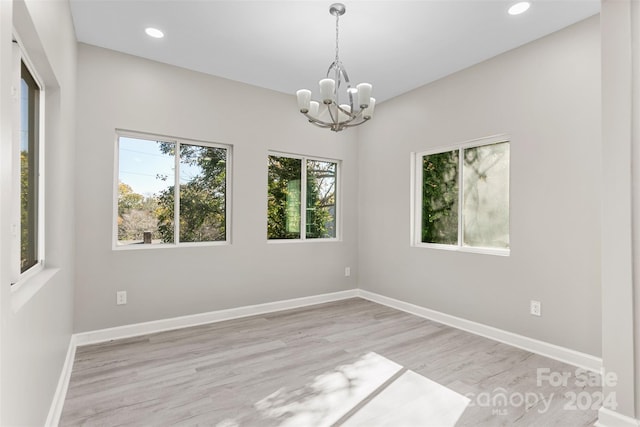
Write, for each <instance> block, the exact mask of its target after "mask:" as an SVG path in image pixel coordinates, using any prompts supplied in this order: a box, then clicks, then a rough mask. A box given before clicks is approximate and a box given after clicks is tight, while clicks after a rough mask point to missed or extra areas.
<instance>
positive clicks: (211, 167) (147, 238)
mask: <svg viewBox="0 0 640 427" xmlns="http://www.w3.org/2000/svg"><path fill="white" fill-rule="evenodd" d="M117 145H118V147H117V189H116V194H117V201H116V213H115V217H116V225H115V229H116V233H115V234H116V242H117V244H116V245H117V246H121V247H122V246H126V247H150V246H153V245H167V244H172V245H177V244H189V243H203V242H209V243H211V242H226V241H228V240H229V227H228V218H229V201H228V195H227V189H228V188H230V186H229V179H230V163H231V162H230V148H229V147H228V146H224V145H220V144H213V143H206V142H195V141H188V140H180V139H175V138H164V137H155V136H149V135H139V134H130V133H124V132H122V133H119V134H118V144H117Z"/></svg>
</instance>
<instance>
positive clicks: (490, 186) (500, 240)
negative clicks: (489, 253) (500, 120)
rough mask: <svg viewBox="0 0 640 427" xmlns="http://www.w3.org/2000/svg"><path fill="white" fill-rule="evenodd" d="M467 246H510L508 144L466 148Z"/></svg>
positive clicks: (465, 210)
mask: <svg viewBox="0 0 640 427" xmlns="http://www.w3.org/2000/svg"><path fill="white" fill-rule="evenodd" d="M462 170H463V182H464V184H463V186H464V197H463V208H462V209H463V218H464V236H463V241H462V243H463V244H464V245H465V246H477V247H489V248H505V249H506V248H508V247H509V144H508V143H506V142H503V143H500V144H491V145H485V146H481V147H473V148H467V149H465V150H464V166H463V168H462Z"/></svg>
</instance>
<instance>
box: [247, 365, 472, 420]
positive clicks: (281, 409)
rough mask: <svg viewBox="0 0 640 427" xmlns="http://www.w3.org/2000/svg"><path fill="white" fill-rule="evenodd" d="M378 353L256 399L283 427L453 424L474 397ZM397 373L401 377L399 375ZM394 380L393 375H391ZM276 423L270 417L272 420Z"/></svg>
mask: <svg viewBox="0 0 640 427" xmlns="http://www.w3.org/2000/svg"><path fill="white" fill-rule="evenodd" d="M402 369H403V368H402V366H401V365H399V364H397V363H395V362H392V361H391V360H389V359H387V358H385V357H383V356H380V355H379V354H376V353H373V352H371V353H367V354H365V355H364V356H362V357H361V358H359V359H358V360H357V361H355V362H354V363H352V364H348V365H341V366H338V367H337V368H336V369H334V370H332V371H331V372H327V373H325V374H322V375H319V376H318V377H316V378H315V379H314V380H313V381H312V382H311V383H309V384H307V385H305V386H304V387H301V388H297V389H291V390H289V389H287V388H281V389H279V390H278V391H276V392H274V393H272V394H270V395H269V396H267V397H265V398H264V399H262V400H260V401H259V402H257V403H256V404H255V408H256V409H257V410H258V411H259V412H260V413H261V415H262V416H263V417H264V418H265V419H268V420H270V421H271V422H274V421H275V422H276V423H277V425H278V426H280V427H298V426H311V425H312V426H318V427H322V426H327V427H328V426H331V425H333V424H334V423H336V422H337V421H344V422H343V423H342V424H341V425H344V426H349V427H355V426H366V427H378V426H394V427H396V426H433V425H437V426H442V427H445V426H454V425H455V423H456V422H457V420H458V419H459V418H460V416H461V415H462V413H463V412H464V410H465V408H466V407H467V405H468V404H469V399H468V398H467V397H465V396H462V395H461V394H458V393H456V392H455V391H453V390H450V389H448V388H447V387H444V386H442V385H440V384H438V383H436V382H434V381H431V380H430V379H428V378H425V377H423V376H422V375H420V374H417V373H415V372H413V371H406V372H403V373H401V374H400V372H401V371H402ZM394 377H396V378H394ZM392 379H393V381H390V380H392ZM269 424H271V423H269Z"/></svg>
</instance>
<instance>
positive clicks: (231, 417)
mask: <svg viewBox="0 0 640 427" xmlns="http://www.w3.org/2000/svg"><path fill="white" fill-rule="evenodd" d="M539 369H547V370H548V371H544V372H546V373H548V374H549V375H550V376H551V378H552V380H557V379H558V378H559V376H560V375H565V377H567V381H566V385H559V386H557V385H555V383H553V382H551V383H550V382H549V381H548V380H547V378H548V377H546V376H545V377H540V378H539V375H538V372H539V371H538V370H539ZM582 379H585V377H584V376H582V375H581V372H580V371H578V372H577V377H576V368H575V367H573V366H570V365H566V364H563V363H560V362H557V361H554V360H551V359H547V358H545V357H542V356H538V355H535V354H532V353H529V352H526V351H524V350H520V349H517V348H514V347H511V346H508V345H505V344H501V343H498V342H495V341H492V340H489V339H486V338H482V337H479V336H475V335H473V334H470V333H466V332H463V331H460V330H457V329H454V328H450V327H448V326H444V325H441V324H438V323H435V322H432V321H429V320H426V319H423V318H420V317H417V316H413V315H410V314H407V313H404V312H401V311H397V310H394V309H391V308H388V307H385V306H382V305H379V304H376V303H373V302H369V301H366V300H363V299H359V298H354V299H349V300H344V301H339V302H334V303H328V304H321V305H317V306H312V307H306V308H301V309H295V310H288V311H282V312H277V313H272V314H267V315H260V316H253V317H248V318H243V319H237V320H230V321H225V322H220V323H212V324H209V325H203V326H197V327H191V328H186V329H181V330H176V331H170V332H162V333H157V334H151V335H145V336H141V337H137V338H130V339H123V340H117V341H113V342H109V343H104V344H97V345H90V346H84V347H79V348H78V350H77V352H76V358H75V362H74V366H73V371H72V373H71V381H70V384H69V389H68V393H67V396H66V400H65V405H64V408H63V412H62V418H61V422H60V425H61V426H75V425H91V426H116V425H118V426H120V425H130V426H141V425H144V426H148V425H153V426H155V425H163V426H164V425H180V426H188V425H212V426H218V427H236V426H300V427H304V426H307V425H308V426H316V425H317V426H320V425H327V426H331V425H344V426H352V425H360V426H366V427H373V426H375V425H388V426H395V427H403V426H406V427H423V426H424V427H427V426H444V425H454V424H455V425H457V426H477V425H487V426H489V425H491V426H494V425H505V426H506V425H521V426H530V425H531V426H532V425H536V426H552V425H556V426H583V425H592V424H593V423H594V422H595V421H596V417H597V403H594V402H597V401H598V400H600V399H599V397H601V394H599V393H601V389H600V388H599V387H596V386H584V385H583V384H580V381H581V380H582ZM572 393H573V394H572ZM501 398H504V399H503V400H501ZM504 400H506V402H505V401H504ZM587 403H588V405H587ZM587 406H593V408H591V407H589V408H586V409H582V410H580V409H578V408H579V407H582V408H585V407H587ZM458 417H459V418H458Z"/></svg>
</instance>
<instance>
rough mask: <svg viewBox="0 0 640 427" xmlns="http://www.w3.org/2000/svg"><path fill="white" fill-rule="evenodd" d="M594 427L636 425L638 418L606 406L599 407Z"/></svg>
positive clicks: (638, 421) (629, 426)
mask: <svg viewBox="0 0 640 427" xmlns="http://www.w3.org/2000/svg"><path fill="white" fill-rule="evenodd" d="M595 426H596V427H638V426H640V420H637V419H635V418H631V417H628V416H626V415H622V414H620V413H618V412H616V411H612V410H611V409H608V408H600V410H599V411H598V421H596V423H595Z"/></svg>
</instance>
